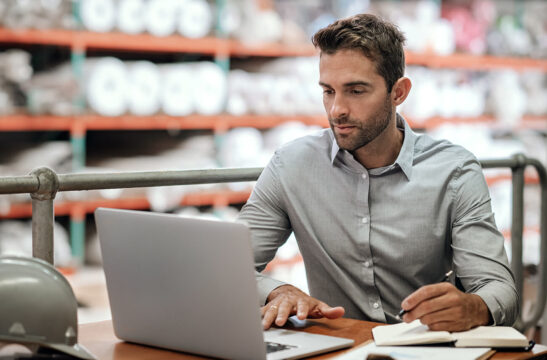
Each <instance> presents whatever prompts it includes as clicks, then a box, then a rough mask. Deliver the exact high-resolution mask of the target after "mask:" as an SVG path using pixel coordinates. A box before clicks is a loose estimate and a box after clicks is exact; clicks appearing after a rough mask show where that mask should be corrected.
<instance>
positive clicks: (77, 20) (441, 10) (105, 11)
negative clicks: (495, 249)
mask: <svg viewBox="0 0 547 360" xmlns="http://www.w3.org/2000/svg"><path fill="white" fill-rule="evenodd" d="M362 12H370V13H374V14H378V15H381V16H383V17H385V18H387V19H390V20H392V21H393V22H394V23H395V24H397V25H398V26H399V27H400V29H401V30H402V31H403V32H404V33H405V35H406V37H407V44H406V51H407V53H406V57H407V70H406V71H407V76H409V77H410V78H411V79H412V81H413V88H412V91H411V94H410V96H409V98H408V99H407V100H406V102H405V103H404V104H403V105H402V106H401V107H400V108H399V109H398V110H399V112H400V113H402V114H403V115H404V116H405V117H406V119H407V121H408V122H409V123H410V125H411V127H413V129H415V131H417V132H426V133H428V134H430V135H431V136H433V137H435V138H445V139H448V140H450V141H452V142H454V143H457V144H461V145H463V146H465V147H466V148H468V149H469V150H470V151H472V152H473V153H474V154H475V155H476V156H477V157H478V158H480V159H491V158H507V157H510V156H511V155H513V154H515V153H524V154H526V155H528V156H530V157H534V158H537V159H539V160H540V161H541V162H542V163H543V164H544V165H545V166H547V140H546V134H547V16H546V14H547V1H542V0H535V1H534V0H523V1H517V0H500V1H493V0H476V1H471V0H442V1H441V0H437V1H428V0H420V1H396V0H391V1H388V0H385V1H379V0H370V1H369V0H338V1H327V0H307V1H297V0H216V1H213V0H80V1H76V0H2V1H1V2H0V175H1V176H6V175H26V174H28V173H29V172H30V171H31V170H32V169H33V168H35V167H38V166H49V167H51V168H53V169H54V170H55V171H57V172H58V173H69V172H100V171H109V172H111V171H130V170H168V169H196V168H216V167H247V166H264V165H266V163H267V162H268V160H269V158H270V156H271V155H272V154H273V152H274V150H275V149H276V148H277V147H279V146H280V145H282V144H283V143H285V142H287V141H290V140H292V139H294V138H296V137H299V136H303V135H306V134H309V133H311V132H314V131H316V130H318V129H320V128H322V127H326V126H328V122H327V120H326V116H325V114H324V110H323V106H322V92H321V88H320V87H319V86H318V85H317V82H318V58H317V54H316V51H315V50H314V48H313V47H312V45H311V43H310V38H311V36H312V34H313V33H314V32H315V31H317V30H318V29H319V28H321V27H324V26H326V25H328V24H329V23H331V22H333V21H334V20H335V19H338V18H340V17H346V16H350V15H353V14H356V13H362ZM485 175H486V178H487V181H488V184H489V186H490V192H491V196H492V206H493V209H494V212H495V216H496V222H497V225H498V227H499V228H500V230H501V231H502V232H503V234H504V236H505V237H506V245H507V246H506V248H507V250H508V252H509V256H511V254H510V243H509V237H510V230H511V173H510V171H509V170H499V169H496V170H488V171H485ZM526 183H527V186H526V191H525V230H524V254H523V259H524V263H525V264H526V284H525V294H524V299H525V301H524V314H526V313H528V312H531V311H532V310H533V307H534V303H533V299H535V291H536V289H537V279H536V272H537V265H538V264H539V259H540V251H539V218H540V214H539V208H540V207H539V205H540V204H539V202H540V197H539V186H538V176H537V174H536V173H535V172H534V171H533V170H531V171H527V172H526ZM252 185H253V184H252V183H243V184H242V183H237V184H236V183H234V184H223V185H203V186H184V187H165V188H148V189H127V190H109V191H87V192H74V193H70V192H64V193H59V194H58V195H57V197H56V210H55V212H56V220H57V222H56V228H55V263H56V265H57V266H58V267H60V268H62V269H63V271H64V272H65V273H66V274H68V277H69V279H70V281H71V282H72V284H73V287H74V289H75V291H76V295H77V297H78V299H79V301H80V303H81V305H82V307H81V311H80V321H81V322H86V321H93V320H100V319H106V318H109V317H110V313H109V310H108V301H107V298H106V291H105V289H104V278H103V274H102V270H101V258H100V253H99V248H98V242H97V238H96V233H95V226H94V223H93V219H92V212H93V211H94V209H95V208H96V207H98V206H106V207H118V208H127V209H142V210H148V209H150V210H153V211H162V212H170V213H176V214H181V215H184V216H206V217H210V218H217V219H225V220H233V219H235V218H236V216H237V214H238V211H239V209H240V208H241V206H242V204H243V203H244V202H245V201H246V199H247V198H248V196H249V194H250V191H251V189H252ZM30 216H31V206H30V198H29V196H28V195H7V196H1V197H0V253H1V254H27V255H30V253H31V224H30ZM267 270H268V271H269V272H270V273H271V274H272V275H273V276H275V277H277V278H279V279H282V280H285V281H288V282H291V283H293V284H295V285H296V286H299V287H300V288H302V289H304V290H306V289H307V285H306V278H305V273H304V265H303V263H302V260H301V257H300V255H299V252H298V247H297V246H296V243H295V241H294V239H293V238H290V239H289V241H288V242H287V244H286V245H285V246H283V247H282V248H281V249H280V250H279V252H278V255H277V257H276V259H275V260H274V261H273V262H272V263H271V264H270V266H269V267H268V269H267Z"/></svg>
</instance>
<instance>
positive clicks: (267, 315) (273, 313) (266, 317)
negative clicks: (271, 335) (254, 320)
mask: <svg viewBox="0 0 547 360" xmlns="http://www.w3.org/2000/svg"><path fill="white" fill-rule="evenodd" d="M264 308H267V309H266V310H265V312H264V313H263V316H262V327H263V328H264V330H267V329H269V328H270V326H272V324H273V322H274V320H275V318H276V317H277V310H278V306H277V305H270V306H268V305H266V306H264Z"/></svg>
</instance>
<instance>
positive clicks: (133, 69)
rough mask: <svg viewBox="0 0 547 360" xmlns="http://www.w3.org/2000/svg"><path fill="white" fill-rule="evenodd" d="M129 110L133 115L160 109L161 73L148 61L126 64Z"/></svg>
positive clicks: (148, 113) (155, 111) (153, 112)
mask: <svg viewBox="0 0 547 360" xmlns="http://www.w3.org/2000/svg"><path fill="white" fill-rule="evenodd" d="M128 75H129V77H128V79H129V93H128V94H129V98H128V103H129V111H130V112H131V113H132V114H135V115H141V116H145V115H152V114H155V113H157V112H158V111H159V110H160V89H161V75H160V71H159V70H158V67H157V66H156V65H155V64H153V63H151V62H149V61H137V62H135V63H133V64H131V65H129V66H128Z"/></svg>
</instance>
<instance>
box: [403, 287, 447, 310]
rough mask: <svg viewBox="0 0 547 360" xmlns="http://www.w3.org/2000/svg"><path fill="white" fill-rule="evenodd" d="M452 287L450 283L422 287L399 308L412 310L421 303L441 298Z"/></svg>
mask: <svg viewBox="0 0 547 360" xmlns="http://www.w3.org/2000/svg"><path fill="white" fill-rule="evenodd" d="M453 287H454V285H452V284H450V283H438V284H432V285H425V286H422V287H421V288H419V289H418V290H416V291H414V292H413V293H412V294H410V295H408V296H407V297H406V298H405V299H404V300H403V302H402V303H401V307H402V308H403V309H404V310H412V309H414V307H416V305H418V304H419V303H421V302H422V301H425V300H427V299H431V298H434V297H438V296H441V295H443V294H445V293H447V292H448V291H450V289H451V288H453Z"/></svg>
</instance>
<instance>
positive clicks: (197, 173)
mask: <svg viewBox="0 0 547 360" xmlns="http://www.w3.org/2000/svg"><path fill="white" fill-rule="evenodd" d="M480 163H481V166H482V167H483V168H510V169H511V172H512V186H513V201H512V203H513V211H512V226H511V250H512V257H511V269H512V270H513V273H514V275H515V282H516V286H517V291H518V293H519V294H522V291H523V284H524V276H523V264H522V234H523V228H524V183H525V181H524V180H525V179H524V169H525V168H526V167H527V166H532V167H534V168H535V169H536V171H537V173H538V175H539V183H540V187H541V215H540V216H541V217H540V222H541V223H540V238H541V245H540V254H541V259H540V264H539V277H540V281H539V289H538V292H537V300H536V303H535V309H534V313H533V315H532V316H531V318H530V319H527V320H526V321H523V320H522V319H521V318H520V317H519V320H518V321H517V323H516V324H515V327H517V328H518V329H520V330H522V331H524V330H526V329H527V328H529V327H530V326H532V325H536V324H537V322H538V320H539V319H540V318H541V316H542V314H543V310H544V308H545V302H546V297H547V292H546V282H547V267H546V266H545V258H544V257H545V256H546V255H547V175H546V170H545V167H544V166H543V165H542V164H541V163H540V162H539V161H538V160H536V159H531V158H528V157H526V156H524V155H522V154H517V155H515V156H513V157H511V158H509V159H499V160H498V159H496V160H481V161H480ZM261 172H262V168H239V169H211V170H182V171H151V172H123V173H98V174H91V173H87V174H66V175H59V174H56V173H55V172H54V171H53V170H51V169H49V168H45V167H44V168H38V169H36V170H33V171H32V172H31V173H30V174H29V175H26V176H14V177H0V194H17V193H29V194H30V196H31V198H32V241H33V245H32V251H33V253H32V254H33V256H34V257H38V258H41V259H43V260H46V261H48V262H50V263H53V224H54V204H53V202H54V199H55V195H56V194H57V192H58V191H80V190H97V189H122V188H135V187H154V186H171V185H190V184H210V183H224V182H238V181H254V180H256V179H257V178H258V176H259V175H260V173H261ZM519 307H520V308H522V299H521V298H520V297H519Z"/></svg>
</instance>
